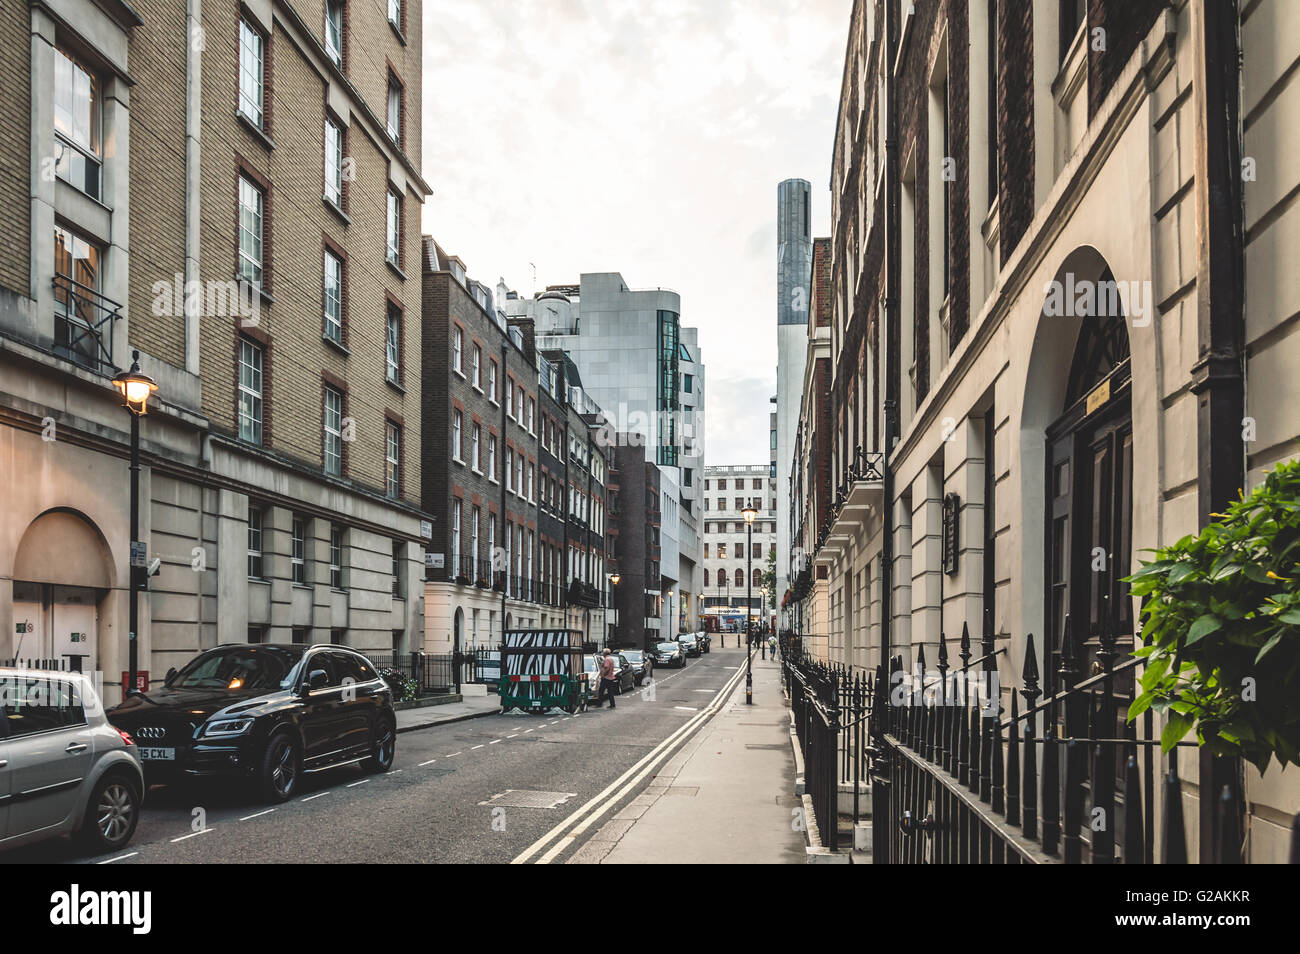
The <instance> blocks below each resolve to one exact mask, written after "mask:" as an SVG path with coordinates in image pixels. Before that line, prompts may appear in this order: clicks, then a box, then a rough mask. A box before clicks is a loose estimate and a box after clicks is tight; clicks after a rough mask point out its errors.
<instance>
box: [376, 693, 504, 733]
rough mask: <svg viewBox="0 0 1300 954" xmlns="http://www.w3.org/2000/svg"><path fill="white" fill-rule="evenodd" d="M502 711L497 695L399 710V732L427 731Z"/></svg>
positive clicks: (492, 694) (489, 694) (470, 697)
mask: <svg viewBox="0 0 1300 954" xmlns="http://www.w3.org/2000/svg"><path fill="white" fill-rule="evenodd" d="M500 710H501V700H500V698H499V697H498V696H497V694H496V693H494V692H490V693H488V694H487V695H486V696H469V697H468V698H466V699H463V700H461V701H460V702H448V703H446V704H445V705H440V706H424V707H423V708H420V709H399V710H398V712H397V731H398V733H402V732H411V731H413V730H415V729H427V728H429V727H430V726H435V725H442V724H443V723H444V722H460V721H462V720H464V719H474V718H477V717H478V716H485V715H491V714H492V713H494V712H499V711H500Z"/></svg>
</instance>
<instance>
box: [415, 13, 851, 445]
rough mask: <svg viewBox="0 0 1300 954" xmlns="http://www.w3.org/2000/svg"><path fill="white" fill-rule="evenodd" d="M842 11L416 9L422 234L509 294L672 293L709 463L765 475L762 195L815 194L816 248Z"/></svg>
mask: <svg viewBox="0 0 1300 954" xmlns="http://www.w3.org/2000/svg"><path fill="white" fill-rule="evenodd" d="M851 7H852V0H743V2H739V0H544V2H543V0H439V2H438V3H437V5H436V6H432V5H428V6H426V7H425V16H424V115H423V129H424V139H423V155H424V170H423V171H424V176H425V179H426V180H427V181H428V182H429V184H430V185H431V186H432V188H433V195H432V196H431V197H430V198H429V200H428V201H427V202H426V203H425V206H424V209H423V225H424V231H425V232H426V233H428V234H432V235H433V236H435V237H436V238H437V239H438V242H439V243H440V244H441V245H442V246H443V248H445V249H446V250H447V251H448V252H450V253H452V254H455V255H459V256H460V258H461V259H462V260H463V261H464V262H465V264H466V267H467V268H468V270H469V273H470V275H471V276H472V277H474V278H476V279H478V280H479V281H481V282H483V283H485V284H486V285H488V286H489V287H495V285H496V283H497V280H498V279H499V278H504V279H505V282H506V284H507V285H508V286H509V287H511V288H513V289H514V290H516V291H518V292H519V293H520V295H523V296H530V295H532V293H533V291H534V289H536V290H538V291H540V290H543V289H544V288H545V287H546V286H547V285H554V284H570V283H577V281H578V279H579V276H580V274H581V273H583V272H602V271H617V272H621V273H622V275H623V278H624V279H625V281H626V282H627V283H628V285H629V287H631V288H653V287H663V288H671V289H673V290H675V291H677V292H680V293H681V298H682V314H681V322H682V325H683V326H694V327H697V328H699V329H700V344H701V347H702V349H703V351H704V361H705V366H706V396H705V400H706V404H705V440H706V448H705V452H706V463H708V464H739V463H766V462H767V460H768V413H769V411H770V410H771V409H772V408H771V405H770V404H769V400H768V399H769V398H770V397H771V396H772V395H773V394H774V393H775V389H776V187H777V183H778V182H780V181H781V180H782V179H788V178H803V179H807V180H809V181H810V182H811V183H812V197H813V214H812V230H813V234H814V235H815V236H816V235H825V234H827V233H828V232H829V228H830V226H829V223H830V193H829V188H828V185H827V183H828V181H829V177H830V163H831V149H832V143H833V140H834V134H835V119H836V112H837V104H838V100H839V86H840V75H841V71H842V68H843V60H844V46H845V41H846V37H847V35H848V29H849V15H850V12H851ZM534 269H535V278H534ZM534 282H535V284H534Z"/></svg>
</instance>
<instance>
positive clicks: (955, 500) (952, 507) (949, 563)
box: [943, 494, 961, 576]
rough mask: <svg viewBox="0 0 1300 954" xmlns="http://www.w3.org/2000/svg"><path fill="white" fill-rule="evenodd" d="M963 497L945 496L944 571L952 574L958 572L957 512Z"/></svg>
mask: <svg viewBox="0 0 1300 954" xmlns="http://www.w3.org/2000/svg"><path fill="white" fill-rule="evenodd" d="M960 509H961V498H960V497H958V496H957V495H956V494H948V496H946V497H944V498H943V572H944V573H946V574H947V575H948V576H952V575H953V574H954V573H956V572H957V512H958V511H959V510H960Z"/></svg>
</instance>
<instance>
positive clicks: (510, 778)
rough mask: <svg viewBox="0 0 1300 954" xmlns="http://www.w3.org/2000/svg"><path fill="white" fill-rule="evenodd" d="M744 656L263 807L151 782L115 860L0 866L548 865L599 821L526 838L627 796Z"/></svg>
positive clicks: (404, 739)
mask: <svg viewBox="0 0 1300 954" xmlns="http://www.w3.org/2000/svg"><path fill="white" fill-rule="evenodd" d="M744 660H745V656H744V652H743V651H742V650H740V649H737V648H734V647H729V648H727V649H725V650H723V649H718V648H716V644H715V649H714V650H713V652H711V653H709V654H707V655H705V656H702V657H700V658H698V659H692V660H689V662H688V665H687V666H686V668H685V669H681V670H676V669H669V670H663V669H661V670H658V671H657V672H656V678H655V680H654V687H653V691H649V690H648V686H647V687H643V688H642V689H639V690H637V691H636V692H633V693H631V694H626V695H623V696H620V697H619V698H618V701H617V708H616V709H614V710H609V709H602V710H599V711H597V710H588V711H587V712H586V713H581V714H578V715H575V716H566V715H565V714H564V713H562V712H553V713H551V714H549V715H536V714H533V715H527V714H521V713H518V712H512V713H510V714H508V715H502V714H500V713H497V714H493V715H490V716H484V717H481V718H476V719H471V720H468V721H465V722H457V723H450V724H446V725H441V726H435V727H433V728H428V729H420V730H417V731H413V732H406V733H402V734H401V735H400V736H399V737H398V743H397V758H396V761H395V763H394V766H393V770H392V771H390V772H388V773H386V774H383V775H366V774H364V773H362V771H361V770H360V769H359V768H358V767H356V766H347V767H343V768H339V769H335V770H331V771H327V772H321V773H318V774H315V775H309V776H306V777H305V779H304V781H305V786H304V787H303V788H302V789H301V790H300V791H299V794H298V795H297V797H295V798H293V799H292V800H290V801H288V802H286V803H284V804H283V805H277V806H275V807H274V808H271V807H270V806H267V805H265V804H261V803H259V802H257V801H256V800H255V799H254V798H253V796H252V795H250V794H249V793H248V792H247V791H246V790H242V789H241V788H239V787H238V786H231V785H220V786H217V785H212V784H210V783H208V784H203V785H200V784H198V783H190V784H188V785H184V786H179V787H171V788H154V789H153V790H151V791H150V793H149V796H148V799H147V801H146V804H145V808H144V812H143V814H142V816H141V819H140V824H139V827H138V828H137V830H136V833H135V838H134V839H133V840H132V842H131V844H130V845H129V846H128V847H127V849H126V850H125V851H124V852H122V853H120V854H119V855H117V856H109V857H102V856H98V857H87V856H81V855H79V854H78V853H77V849H76V848H75V846H74V845H73V844H72V843H71V841H70V840H68V839H66V838H63V839H56V840H52V841H48V842H45V843H43V844H38V845H29V846H27V847H25V848H20V849H17V850H14V851H11V852H7V853H4V854H0V863H6V864H14V863H30V862H43V863H51V862H53V863H79V862H91V863H94V862H109V863H114V864H139V863H148V864H207V863H232V864H233V863H262V864H270V863H281V862H283V863H295V862H308V863H314V864H321V863H334V862H344V863H349V862H351V863H355V862H403V863H428V862H436V863H440V862H461V863H464V862H470V863H485V862H486V863H490V862H509V861H511V860H512V859H515V858H517V857H518V856H519V855H521V854H522V853H527V852H528V850H529V849H530V848H531V849H532V851H533V854H532V855H531V860H534V861H536V860H538V859H540V858H545V859H546V860H548V861H554V862H562V861H564V860H565V858H566V857H568V856H569V855H571V854H572V853H573V852H574V851H576V850H578V849H579V848H581V846H582V845H583V844H584V843H585V841H586V840H587V838H588V837H589V836H590V835H591V834H592V833H593V832H595V831H596V830H597V829H598V828H599V824H593V825H591V827H590V828H589V829H587V830H586V831H584V832H580V833H579V834H578V835H577V837H574V838H572V839H566V840H563V841H553V842H549V843H547V844H544V845H540V846H539V845H537V842H538V840H539V839H542V838H543V836H545V835H547V834H548V833H550V834H552V835H555V831H554V830H555V826H557V825H560V824H561V823H562V822H565V821H566V820H569V819H572V818H573V816H574V815H575V812H578V810H580V809H586V808H587V807H588V806H589V803H591V802H592V800H593V799H596V802H595V803H594V807H599V808H603V809H608V810H609V811H611V812H612V811H616V810H617V808H618V806H620V805H622V804H625V803H626V802H628V801H630V800H631V799H633V798H635V797H636V795H637V794H638V793H639V792H640V791H641V790H642V789H644V788H645V787H646V785H648V784H650V782H651V781H652V780H653V778H654V770H655V767H656V766H657V765H658V764H661V762H660V761H659V759H660V758H667V756H668V755H669V754H671V752H672V751H674V750H675V746H676V745H677V743H679V742H684V741H685V740H686V738H688V737H689V736H690V735H691V734H693V731H694V730H695V729H694V727H695V726H698V725H702V724H703V723H704V722H706V721H707V719H708V718H709V715H708V709H709V707H710V706H712V705H713V704H714V703H715V700H717V701H718V702H719V703H720V701H721V700H718V692H719V690H720V689H722V688H723V686H724V685H725V684H726V683H727V682H728V680H729V679H731V678H733V677H735V676H736V675H737V673H738V670H739V669H740V667H742V666H743V665H744ZM687 726H691V728H686V727H687ZM682 730H685V731H682ZM665 740H670V741H669V742H668V744H667V745H664V744H661V743H664V742H665ZM658 753H662V755H659V754H658ZM633 769H635V771H632V772H629V770H633ZM625 775H626V777H624V776H625ZM616 782H617V784H612V783H616ZM607 790H608V791H607ZM510 792H514V793H521V794H517V795H510V794H507V793H510ZM534 793H551V794H550V795H549V796H546V795H537V794H534ZM523 801H535V802H539V803H545V804H546V805H548V806H553V807H522V806H520V805H519V804H518V803H519V802H523ZM587 814H588V815H589V814H590V811H588V812H587ZM583 817H585V816H583ZM581 820H582V817H579V818H577V820H576V821H574V822H573V823H574V824H576V823H577V821H581ZM555 837H556V838H557V839H558V837H559V836H558V835H555ZM557 843H558V844H559V845H560V848H559V849H558V850H551V849H553V848H555V845H556V844H557Z"/></svg>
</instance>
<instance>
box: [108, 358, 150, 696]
mask: <svg viewBox="0 0 1300 954" xmlns="http://www.w3.org/2000/svg"><path fill="white" fill-rule="evenodd" d="M113 387H115V388H117V390H118V392H119V393H120V394H121V395H122V404H123V405H125V407H126V409H127V410H128V411H130V412H131V548H130V557H129V559H130V564H131V565H130V587H129V588H128V592H129V593H130V597H129V599H130V605H129V613H130V616H129V622H128V624H127V668H126V672H127V690H126V691H127V695H132V696H133V695H135V694H136V693H137V692H139V689H138V687H137V685H136V682H137V678H138V677H137V673H138V671H139V667H140V650H139V641H138V640H137V635H138V633H139V630H140V599H139V595H140V594H139V591H140V580H141V578H142V577H143V576H144V574H145V572H146V567H145V554H144V552H143V551H144V544H143V543H141V542H140V541H139V540H138V539H137V538H138V537H139V536H140V418H142V417H144V416H145V415H146V414H148V413H149V395H151V394H153V392H154V391H156V390H158V384H157V382H155V381H154V379H153V378H151V377H149V375H147V374H145V373H144V372H143V371H141V370H140V352H139V351H133V352H132V353H131V367H130V369H129V370H126V371H119V372H118V373H117V374H115V375H113Z"/></svg>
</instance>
